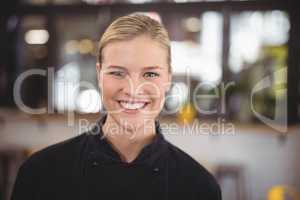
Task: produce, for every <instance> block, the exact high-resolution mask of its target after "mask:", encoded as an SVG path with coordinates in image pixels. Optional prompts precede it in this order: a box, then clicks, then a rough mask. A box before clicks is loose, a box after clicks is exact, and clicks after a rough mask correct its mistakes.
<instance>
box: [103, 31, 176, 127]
mask: <svg viewBox="0 0 300 200" xmlns="http://www.w3.org/2000/svg"><path fill="white" fill-rule="evenodd" d="M102 58H103V59H102V61H103V62H102V64H101V66H100V65H99V64H97V73H98V80H99V87H100V89H101V94H102V101H103V105H104V107H105V108H106V110H107V113H108V116H109V117H112V118H113V119H114V120H115V121H116V122H117V123H118V124H119V125H121V126H122V127H126V128H127V129H128V128H129V129H132V128H135V129H137V128H139V127H141V126H145V125H146V124H147V123H148V122H153V120H154V119H155V118H156V117H157V115H158V114H159V113H160V111H161V110H162V108H163V105H164V101H165V92H166V91H167V90H168V89H169V86H170V81H171V74H170V73H169V70H168V63H167V50H166V49H165V48H163V47H162V46H161V45H160V44H159V43H158V42H156V41H154V40H152V39H151V38H150V37H148V36H146V35H142V36H138V37H136V38H134V39H132V40H128V41H116V42H112V43H109V44H108V45H107V46H105V48H104V49H103V51H102Z"/></svg>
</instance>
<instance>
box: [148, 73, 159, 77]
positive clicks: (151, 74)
mask: <svg viewBox="0 0 300 200" xmlns="http://www.w3.org/2000/svg"><path fill="white" fill-rule="evenodd" d="M144 76H146V77H156V76H159V74H158V73H156V72H146V73H145V74H144Z"/></svg>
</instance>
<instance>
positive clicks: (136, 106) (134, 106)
mask: <svg viewBox="0 0 300 200" xmlns="http://www.w3.org/2000/svg"><path fill="white" fill-rule="evenodd" d="M120 104H121V106H122V107H123V108H126V109H132V110H134V109H140V108H142V107H144V105H145V104H146V103H129V102H125V101H120Z"/></svg>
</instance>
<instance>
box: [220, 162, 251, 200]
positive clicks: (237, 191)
mask: <svg viewBox="0 0 300 200" xmlns="http://www.w3.org/2000/svg"><path fill="white" fill-rule="evenodd" d="M216 178H217V180H218V182H219V184H220V186H221V188H222V197H223V200H247V195H246V190H245V179H244V170H243V167H241V166H237V165H220V166H218V167H217V169H216Z"/></svg>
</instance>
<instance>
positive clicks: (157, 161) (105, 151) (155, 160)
mask: <svg viewBox="0 0 300 200" xmlns="http://www.w3.org/2000/svg"><path fill="white" fill-rule="evenodd" d="M106 118H107V114H105V115H103V116H102V117H101V118H100V119H99V120H98V121H97V123H96V126H95V127H94V128H93V129H91V131H90V133H91V137H90V138H91V141H90V142H91V143H92V145H91V146H92V149H91V151H90V152H92V154H93V155H94V157H95V158H100V157H101V160H102V162H105V163H119V164H125V165H126V164H128V163H125V162H124V161H122V160H121V158H120V156H119V154H118V153H117V152H116V151H115V150H114V149H113V148H112V146H111V144H110V143H109V142H108V141H107V138H106V137H104V133H103V131H102V126H103V125H104V123H105V120H106ZM155 132H156V134H155V137H154V139H153V140H152V142H151V143H150V144H148V145H146V146H145V147H144V148H143V149H142V150H141V152H140V153H139V155H138V156H137V158H136V159H135V160H134V161H132V162H131V163H129V165H131V164H144V165H147V166H149V167H155V168H162V167H163V165H164V164H163V162H164V160H166V159H165V156H167V155H166V153H167V144H168V143H167V141H166V140H165V137H164V136H163V134H162V130H161V127H160V123H159V121H158V120H155Z"/></svg>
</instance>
